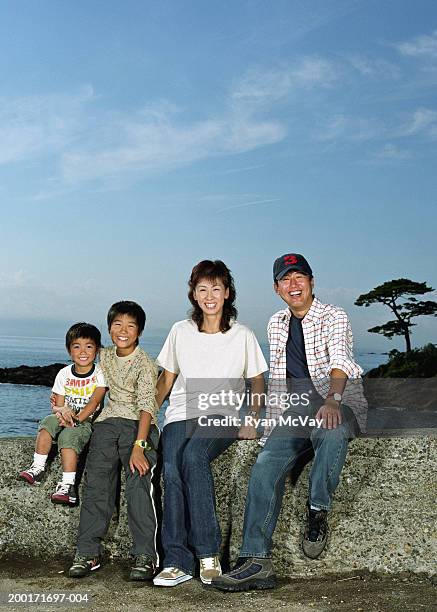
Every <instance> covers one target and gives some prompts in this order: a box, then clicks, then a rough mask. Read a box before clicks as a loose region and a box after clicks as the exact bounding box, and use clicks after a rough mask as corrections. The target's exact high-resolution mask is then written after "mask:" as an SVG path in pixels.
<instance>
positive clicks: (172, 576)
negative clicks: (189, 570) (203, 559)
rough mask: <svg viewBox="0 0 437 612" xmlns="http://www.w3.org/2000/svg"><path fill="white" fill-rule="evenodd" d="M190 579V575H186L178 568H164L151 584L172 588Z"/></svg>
mask: <svg viewBox="0 0 437 612" xmlns="http://www.w3.org/2000/svg"><path fill="white" fill-rule="evenodd" d="M192 577H193V576H192V575H191V574H186V573H185V572H184V571H182V570H180V569H179V568H178V567H164V569H163V570H162V572H160V573H159V574H158V575H157V576H156V577H155V578H154V579H153V584H154V585H155V586H164V587H172V586H176V585H177V584H181V582H186V581H187V580H191V578H192Z"/></svg>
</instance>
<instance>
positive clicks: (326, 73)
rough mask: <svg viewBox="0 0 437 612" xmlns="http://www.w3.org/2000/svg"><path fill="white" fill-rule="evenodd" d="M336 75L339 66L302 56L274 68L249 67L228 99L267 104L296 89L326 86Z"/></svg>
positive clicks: (336, 78) (337, 75) (319, 58)
mask: <svg viewBox="0 0 437 612" xmlns="http://www.w3.org/2000/svg"><path fill="white" fill-rule="evenodd" d="M339 76H340V75H339V68H338V66H337V65H335V64H334V63H333V62H330V61H329V60H326V59H324V58H321V57H317V56H315V57H314V56H305V57H302V58H299V59H298V60H296V61H295V62H294V63H291V64H290V65H288V66H286V67H282V68H279V69H276V70H260V69H259V68H253V69H251V70H249V71H248V72H247V73H246V74H245V75H244V77H243V78H242V79H241V80H240V81H239V82H238V83H237V84H236V86H235V88H234V91H233V92H232V99H233V101H234V102H236V103H239V102H241V103H244V104H245V105H247V104H250V105H262V104H266V103H267V104H271V103H272V102H275V101H278V100H281V99H283V98H286V97H287V96H289V95H290V93H292V92H293V91H296V90H299V89H304V90H305V89H310V88H315V87H329V86H331V85H332V84H333V83H334V82H335V81H337V80H338V79H339Z"/></svg>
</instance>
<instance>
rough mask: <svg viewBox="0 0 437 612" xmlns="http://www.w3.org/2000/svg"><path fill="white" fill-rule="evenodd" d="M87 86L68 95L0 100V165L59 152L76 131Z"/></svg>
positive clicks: (90, 94) (88, 92)
mask: <svg viewBox="0 0 437 612" xmlns="http://www.w3.org/2000/svg"><path fill="white" fill-rule="evenodd" d="M93 95H94V94H93V91H92V88H91V87H89V86H88V87H84V88H83V89H82V90H81V91H80V92H78V93H76V94H72V95H67V94H48V95H40V96H28V97H15V98H4V97H3V98H0V164H4V163H11V162H17V161H22V160H26V159H29V158H32V157H35V156H37V155H38V156H41V155H46V154H50V153H53V152H56V151H60V150H62V149H63V148H65V146H67V145H68V144H69V143H70V142H72V140H73V138H74V137H75V135H76V134H77V131H78V130H79V129H80V121H79V119H80V116H81V113H82V110H83V106H84V105H85V104H86V103H87V102H89V101H90V100H91V99H92V98H93Z"/></svg>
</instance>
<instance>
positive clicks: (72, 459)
mask: <svg viewBox="0 0 437 612" xmlns="http://www.w3.org/2000/svg"><path fill="white" fill-rule="evenodd" d="M61 461H62V470H63V471H64V472H75V471H76V467H77V453H76V451H75V450H74V449H72V448H62V449H61Z"/></svg>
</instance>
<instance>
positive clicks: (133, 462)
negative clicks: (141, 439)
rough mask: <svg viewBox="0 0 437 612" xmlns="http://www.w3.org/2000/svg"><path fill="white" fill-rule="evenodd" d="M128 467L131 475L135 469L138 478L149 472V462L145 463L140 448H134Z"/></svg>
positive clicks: (145, 460) (145, 459)
mask: <svg viewBox="0 0 437 612" xmlns="http://www.w3.org/2000/svg"><path fill="white" fill-rule="evenodd" d="M129 467H130V471H131V472H132V474H134V473H135V470H136V469H137V470H138V472H139V474H140V476H144V475H145V474H147V472H148V471H149V470H150V465H149V462H148V461H147V458H146V456H145V455H144V451H143V449H142V448H141V446H134V447H133V449H132V452H131V455H130V459H129Z"/></svg>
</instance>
